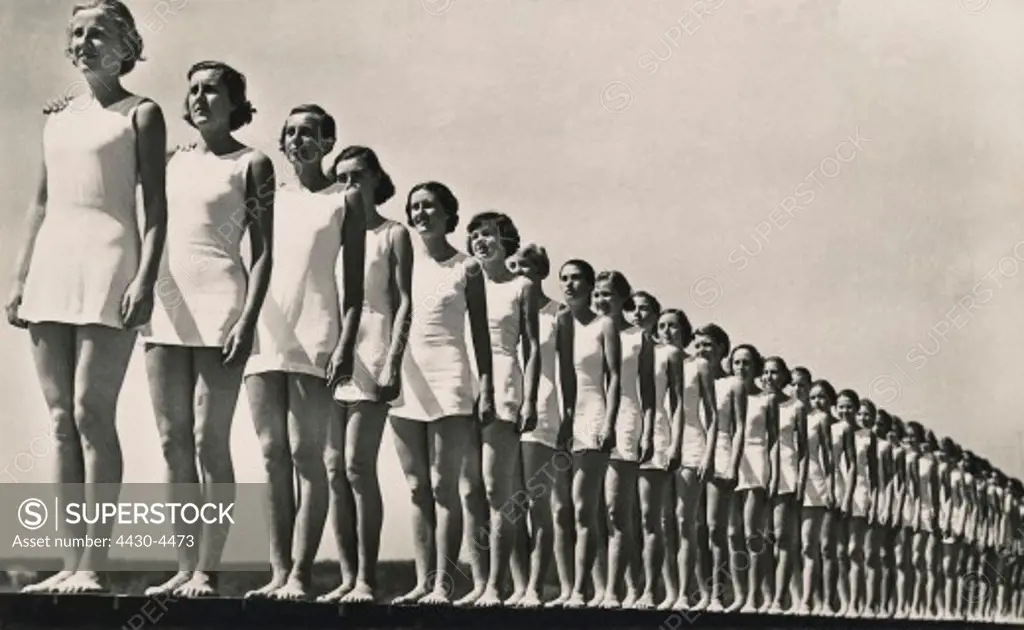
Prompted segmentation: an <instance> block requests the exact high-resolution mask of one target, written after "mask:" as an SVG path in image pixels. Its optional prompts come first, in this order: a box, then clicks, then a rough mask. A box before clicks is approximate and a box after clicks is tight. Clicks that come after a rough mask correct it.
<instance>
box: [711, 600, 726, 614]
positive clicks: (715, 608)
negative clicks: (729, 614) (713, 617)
mask: <svg viewBox="0 0 1024 630" xmlns="http://www.w3.org/2000/svg"><path fill="white" fill-rule="evenodd" d="M708 612H710V613H720V612H725V606H723V605H722V601H721V600H719V599H716V600H713V601H712V602H711V603H710V604H708Z"/></svg>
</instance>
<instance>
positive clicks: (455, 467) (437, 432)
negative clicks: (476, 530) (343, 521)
mask: <svg viewBox="0 0 1024 630" xmlns="http://www.w3.org/2000/svg"><path fill="white" fill-rule="evenodd" d="M475 422H476V420H475V419H473V418H471V417H469V416H450V417H447V418H442V419H440V420H434V421H433V422H431V423H430V425H429V427H428V431H429V433H428V444H429V446H430V479H431V487H432V488H433V492H434V505H435V508H434V509H435V511H436V513H437V526H436V528H435V531H434V541H435V543H434V547H435V548H436V550H437V551H436V557H435V562H434V565H435V566H436V567H437V570H436V573H435V574H434V585H433V589H432V590H431V592H430V593H427V594H426V595H425V596H423V597H422V598H420V600H419V603H420V604H424V605H428V606H438V605H447V604H449V603H451V597H452V591H453V590H454V587H455V581H454V578H452V571H458V570H459V567H458V564H457V563H458V559H459V547H460V546H461V545H462V505H461V502H460V501H459V475H460V473H461V472H462V470H463V465H464V463H465V458H466V452H467V450H469V449H468V447H469V444H471V442H470V440H469V439H468V436H469V435H470V432H471V431H473V430H474V423H475Z"/></svg>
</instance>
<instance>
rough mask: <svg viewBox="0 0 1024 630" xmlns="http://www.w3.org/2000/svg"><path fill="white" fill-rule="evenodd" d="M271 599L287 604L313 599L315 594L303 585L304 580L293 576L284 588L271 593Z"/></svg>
mask: <svg viewBox="0 0 1024 630" xmlns="http://www.w3.org/2000/svg"><path fill="white" fill-rule="evenodd" d="M270 597H271V599H277V600H281V601H286V602H299V601H305V600H310V599H313V593H311V592H310V589H309V587H308V586H306V585H305V584H303V583H302V580H300V579H299V578H297V577H295V576H292V577H289V578H288V581H287V582H285V583H284V586H282V587H281V588H279V589H277V590H276V591H274V592H273V593H271V594H270Z"/></svg>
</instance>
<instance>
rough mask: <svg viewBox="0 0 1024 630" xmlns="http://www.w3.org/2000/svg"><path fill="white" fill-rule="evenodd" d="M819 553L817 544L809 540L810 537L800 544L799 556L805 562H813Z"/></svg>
mask: <svg viewBox="0 0 1024 630" xmlns="http://www.w3.org/2000/svg"><path fill="white" fill-rule="evenodd" d="M819 552H820V546H819V545H818V543H817V542H815V541H813V540H810V537H806V538H804V539H803V541H801V543H800V555H802V556H803V557H804V559H806V560H814V559H816V558H817V557H818V553H819Z"/></svg>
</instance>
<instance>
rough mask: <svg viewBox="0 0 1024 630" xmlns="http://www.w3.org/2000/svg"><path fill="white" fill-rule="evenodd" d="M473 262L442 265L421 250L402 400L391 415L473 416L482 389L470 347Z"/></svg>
mask: <svg viewBox="0 0 1024 630" xmlns="http://www.w3.org/2000/svg"><path fill="white" fill-rule="evenodd" d="M468 259H469V256H468V255H467V254H464V253H462V252H456V253H455V254H454V255H453V256H452V257H451V258H449V259H447V260H445V261H443V262H437V261H436V260H434V259H433V258H431V257H430V256H428V255H427V253H426V251H424V250H422V249H420V250H419V251H417V252H416V253H415V260H416V262H415V264H413V271H412V326H411V327H410V329H409V344H408V347H407V348H406V349H405V353H404V356H403V358H402V394H401V396H400V397H399V399H398V400H396V401H395V403H394V404H393V405H392V407H391V415H392V416H394V417H397V418H403V419H406V420H418V421H422V422H429V421H432V420H440V419H442V418H447V417H449V416H469V415H471V414H472V413H473V407H474V403H475V399H476V396H475V389H476V383H475V380H474V378H473V373H472V370H471V369H470V357H469V351H468V349H467V344H466V329H467V322H468V311H467V305H466V282H467V280H468V277H469V269H468V268H467V266H466V265H467V262H468Z"/></svg>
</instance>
